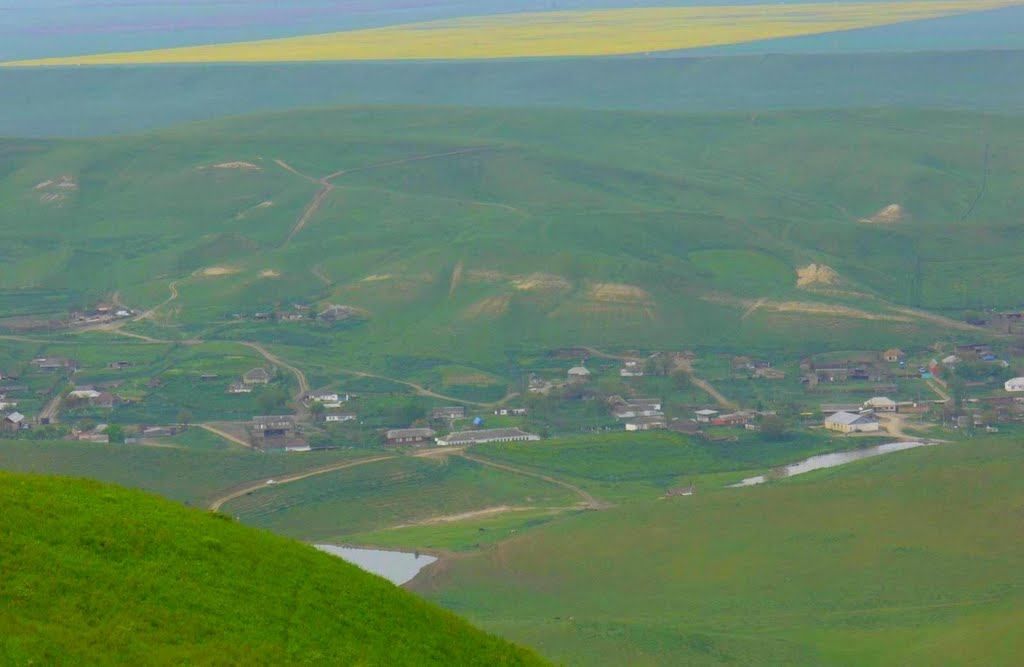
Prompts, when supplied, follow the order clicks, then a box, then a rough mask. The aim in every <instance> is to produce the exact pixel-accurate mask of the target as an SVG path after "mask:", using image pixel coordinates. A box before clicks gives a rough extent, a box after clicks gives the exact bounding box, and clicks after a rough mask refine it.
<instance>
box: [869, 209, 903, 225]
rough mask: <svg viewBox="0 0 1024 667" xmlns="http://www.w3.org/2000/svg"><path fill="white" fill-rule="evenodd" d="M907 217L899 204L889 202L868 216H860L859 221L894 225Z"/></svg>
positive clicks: (870, 223)
mask: <svg viewBox="0 0 1024 667" xmlns="http://www.w3.org/2000/svg"><path fill="white" fill-rule="evenodd" d="M906 218H907V212H906V210H904V208H903V207H902V206H900V205H899V204H889V205H888V206H886V207H885V208H883V209H882V210H881V211H879V212H878V213H875V214H874V215H873V216H871V217H870V218H861V222H863V223H867V224H869V225H894V224H896V223H897V222H903V221H904V220H906Z"/></svg>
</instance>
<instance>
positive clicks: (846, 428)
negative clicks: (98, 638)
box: [825, 412, 880, 433]
mask: <svg viewBox="0 0 1024 667" xmlns="http://www.w3.org/2000/svg"><path fill="white" fill-rule="evenodd" d="M825 428H827V429H828V430H830V431H836V432H838V433H875V432H877V431H878V430H879V428H880V426H879V424H878V420H877V419H875V418H874V417H872V416H870V415H859V414H854V413H852V412H837V413H835V414H834V415H831V416H830V417H828V418H827V419H825Z"/></svg>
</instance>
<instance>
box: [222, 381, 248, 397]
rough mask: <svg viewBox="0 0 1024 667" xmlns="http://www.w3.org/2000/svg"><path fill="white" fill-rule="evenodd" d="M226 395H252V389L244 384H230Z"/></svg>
mask: <svg viewBox="0 0 1024 667" xmlns="http://www.w3.org/2000/svg"><path fill="white" fill-rule="evenodd" d="M228 393H229V394H251V393H252V387H250V386H249V385H247V384H245V383H244V382H232V383H231V384H230V385H229V386H228Z"/></svg>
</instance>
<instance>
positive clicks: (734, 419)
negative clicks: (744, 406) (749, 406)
mask: <svg viewBox="0 0 1024 667" xmlns="http://www.w3.org/2000/svg"><path fill="white" fill-rule="evenodd" d="M753 418H754V414H753V413H751V412H730V413H729V414H725V415H718V416H717V417H712V418H711V425H712V426H743V425H744V424H746V423H747V422H748V421H750V420H751V419H753Z"/></svg>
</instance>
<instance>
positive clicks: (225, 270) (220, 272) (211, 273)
mask: <svg viewBox="0 0 1024 667" xmlns="http://www.w3.org/2000/svg"><path fill="white" fill-rule="evenodd" d="M234 273H238V269H236V268H234V267H230V266H209V267H207V268H205V269H203V270H202V271H200V272H199V275H201V276H204V277H206V278H216V277H218V276H230V275H232V274H234Z"/></svg>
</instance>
